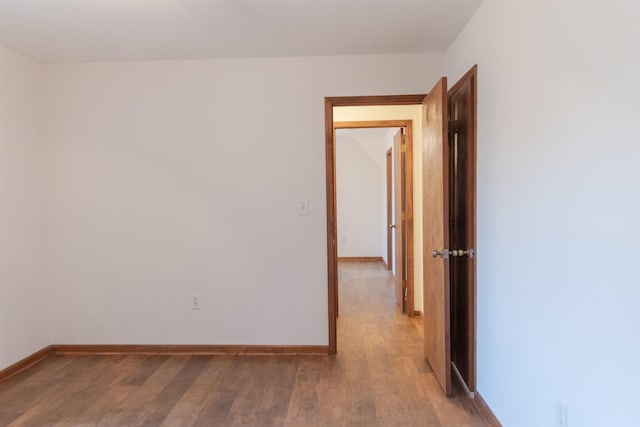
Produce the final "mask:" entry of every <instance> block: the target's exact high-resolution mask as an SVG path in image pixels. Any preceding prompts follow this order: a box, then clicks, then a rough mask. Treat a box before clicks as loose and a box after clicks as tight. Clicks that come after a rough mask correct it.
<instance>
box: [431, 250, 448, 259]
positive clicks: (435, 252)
mask: <svg viewBox="0 0 640 427" xmlns="http://www.w3.org/2000/svg"><path fill="white" fill-rule="evenodd" d="M431 256H432V257H433V258H437V257H442V258H444V259H447V258H449V249H434V250H432V251H431Z"/></svg>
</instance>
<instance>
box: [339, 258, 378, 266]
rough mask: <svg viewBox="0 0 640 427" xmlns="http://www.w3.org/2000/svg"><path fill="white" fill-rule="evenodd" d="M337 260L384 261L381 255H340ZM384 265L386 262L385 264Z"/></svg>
mask: <svg viewBox="0 0 640 427" xmlns="http://www.w3.org/2000/svg"><path fill="white" fill-rule="evenodd" d="M338 261H346V262H381V263H383V264H384V263H385V262H384V259H382V257H381V256H341V257H338ZM385 265H386V264H385Z"/></svg>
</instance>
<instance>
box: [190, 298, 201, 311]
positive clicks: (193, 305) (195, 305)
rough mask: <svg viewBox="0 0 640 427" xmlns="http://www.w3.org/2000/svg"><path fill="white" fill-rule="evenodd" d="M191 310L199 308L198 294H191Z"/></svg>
mask: <svg viewBox="0 0 640 427" xmlns="http://www.w3.org/2000/svg"><path fill="white" fill-rule="evenodd" d="M191 310H200V295H191Z"/></svg>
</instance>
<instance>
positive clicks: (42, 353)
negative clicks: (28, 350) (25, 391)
mask: <svg viewBox="0 0 640 427" xmlns="http://www.w3.org/2000/svg"><path fill="white" fill-rule="evenodd" d="M49 355H51V346H47V347H45V348H43V349H41V350H38V351H37V352H35V353H33V354H31V355H29V356H27V357H25V358H24V359H21V360H19V361H17V362H16V363H14V364H13V365H10V366H7V367H6V368H4V369H2V370H0V383H1V382H3V381H6V380H8V379H9V378H11V377H12V376H14V375H16V374H19V373H20V372H22V371H24V370H25V369H27V368H29V367H31V366H33V365H35V364H37V363H38V362H40V361H42V360H44V359H46V358H47V357H49Z"/></svg>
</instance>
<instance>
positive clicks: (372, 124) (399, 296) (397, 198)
mask: <svg viewBox="0 0 640 427" xmlns="http://www.w3.org/2000/svg"><path fill="white" fill-rule="evenodd" d="M368 128H376V129H380V128H399V130H398V132H397V133H396V134H395V135H394V138H393V145H392V147H391V149H392V152H393V155H392V162H393V167H392V170H393V171H394V176H393V179H392V181H393V187H394V188H393V191H392V194H393V202H392V204H393V209H392V210H393V212H394V216H393V217H394V221H393V223H388V225H387V227H388V230H391V231H392V233H391V235H392V239H393V241H394V245H393V246H394V248H393V249H394V251H393V254H392V256H391V257H390V258H389V257H388V260H391V259H393V260H394V265H393V271H394V281H395V295H396V303H397V305H398V307H399V308H400V311H401V312H402V313H404V314H407V315H408V316H413V315H414V275H413V271H414V257H413V253H414V241H413V123H412V121H411V120H367V121H342V122H335V123H334V125H333V133H334V135H335V134H336V131H339V130H344V129H368ZM334 145H335V138H334ZM333 153H334V154H333V155H334V163H335V162H336V161H337V160H336V158H335V157H336V149H335V147H334V150H333ZM334 170H335V165H334ZM335 182H336V179H335V172H334V180H333V183H334V189H333V194H336V193H337V191H336V185H335ZM388 192H389V190H388V189H387V193H388ZM334 197H335V196H334ZM336 199H337V197H336ZM334 203H335V202H334ZM387 203H389V202H388V201H387ZM335 206H336V216H335V217H334V219H333V221H334V222H335V223H336V224H335V227H336V229H337V228H338V224H337V218H338V215H337V204H336V205H335ZM388 209H389V208H387V212H388ZM389 235H390V233H388V232H387V236H389ZM341 244H342V242H341V241H340V240H338V238H337V232H336V253H337V250H338V249H337V247H339V246H340V245H341ZM387 256H388V255H387ZM336 287H337V276H336ZM338 295H339V294H338V292H337V291H336V303H335V306H336V314H337V315H339V302H338V299H339V297H338Z"/></svg>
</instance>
